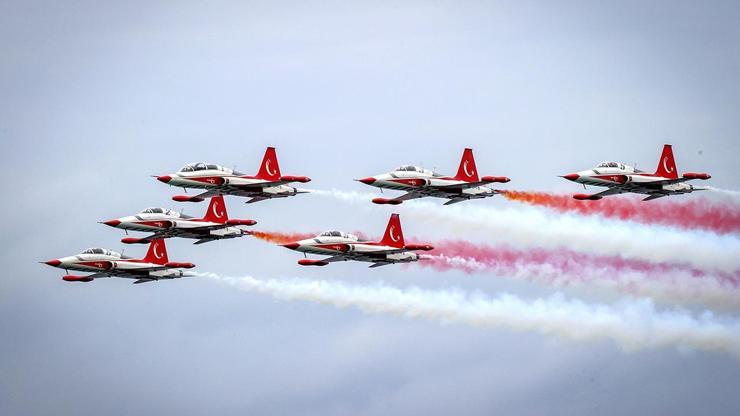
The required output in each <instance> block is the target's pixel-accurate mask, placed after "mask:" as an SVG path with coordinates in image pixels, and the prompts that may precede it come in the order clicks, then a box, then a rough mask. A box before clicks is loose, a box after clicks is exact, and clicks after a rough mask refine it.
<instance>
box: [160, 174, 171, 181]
mask: <svg viewBox="0 0 740 416" xmlns="http://www.w3.org/2000/svg"><path fill="white" fill-rule="evenodd" d="M157 180H158V181H160V182H164V183H168V182H169V181H171V180H172V176H170V175H162V176H157Z"/></svg>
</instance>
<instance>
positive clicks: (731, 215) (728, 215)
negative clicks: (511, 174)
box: [500, 191, 740, 234]
mask: <svg viewBox="0 0 740 416" xmlns="http://www.w3.org/2000/svg"><path fill="white" fill-rule="evenodd" d="M500 192H501V194H502V195H503V196H504V197H505V198H506V199H509V200H512V201H519V202H523V203H526V204H531V205H537V206H543V207H547V208H552V209H555V210H557V211H560V212H578V213H581V214H590V215H593V214H595V215H602V216H604V217H607V218H618V219H620V220H631V221H637V222H642V223H647V224H661V225H668V226H674V227H678V228H683V229H702V230H707V231H713V232H715V233H720V234H728V233H737V232H740V205H738V204H737V203H733V202H730V201H722V202H719V201H712V200H709V199H707V198H691V199H685V200H681V201H675V200H658V201H641V200H639V199H634V198H626V197H619V196H612V197H606V198H604V199H601V200H598V201H579V200H576V199H573V197H572V196H570V195H561V194H552V193H547V192H520V191H500Z"/></svg>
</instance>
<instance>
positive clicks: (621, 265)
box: [420, 241, 740, 310]
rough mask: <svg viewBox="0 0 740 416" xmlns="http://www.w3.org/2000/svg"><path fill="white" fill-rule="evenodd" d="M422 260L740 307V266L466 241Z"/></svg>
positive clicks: (438, 248) (442, 266)
mask: <svg viewBox="0 0 740 416" xmlns="http://www.w3.org/2000/svg"><path fill="white" fill-rule="evenodd" d="M433 245H434V247H435V253H436V254H431V255H424V258H425V259H426V261H423V262H420V264H421V265H422V266H427V267H431V268H433V269H435V270H440V271H445V270H449V269H456V270H462V271H464V272H466V273H481V272H484V273H485V272H488V273H494V274H496V275H499V276H505V277H512V278H515V279H523V280H527V281H534V282H537V283H542V284H547V285H550V286H555V287H570V286H576V287H578V286H589V287H597V288H601V289H606V290H610V291H618V292H622V293H629V294H633V295H639V296H649V297H651V298H654V299H656V300H660V301H670V302H676V301H678V302H687V303H702V304H705V305H708V306H714V307H720V308H725V309H734V310H737V309H738V308H740V271H738V272H735V273H725V272H711V273H709V272H705V271H702V270H698V269H693V268H691V267H687V266H686V265H685V264H670V263H651V262H647V261H644V260H635V259H625V258H622V257H619V256H595V255H591V254H584V253H578V252H574V251H571V250H566V249H557V250H545V249H536V248H535V249H527V250H521V249H514V248H511V247H508V246H505V245H502V246H497V247H491V246H487V245H477V244H472V243H469V242H466V241H441V242H435V243H433Z"/></svg>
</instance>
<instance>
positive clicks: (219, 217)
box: [203, 195, 229, 224]
mask: <svg viewBox="0 0 740 416" xmlns="http://www.w3.org/2000/svg"><path fill="white" fill-rule="evenodd" d="M203 219H204V220H205V221H210V222H215V223H219V224H223V223H225V222H226V221H227V220H228V219H229V214H228V213H227V212H226V202H224V197H223V195H216V196H214V197H211V203H210V204H208V210H207V211H206V215H204V216H203Z"/></svg>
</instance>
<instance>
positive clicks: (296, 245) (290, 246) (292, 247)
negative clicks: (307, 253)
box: [280, 243, 300, 250]
mask: <svg viewBox="0 0 740 416" xmlns="http://www.w3.org/2000/svg"><path fill="white" fill-rule="evenodd" d="M280 245H281V246H283V247H285V248H289V249H291V250H295V249H297V248H298V247H300V244H298V243H288V244H280Z"/></svg>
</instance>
